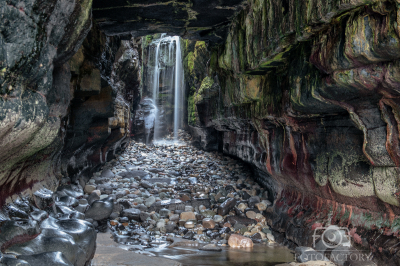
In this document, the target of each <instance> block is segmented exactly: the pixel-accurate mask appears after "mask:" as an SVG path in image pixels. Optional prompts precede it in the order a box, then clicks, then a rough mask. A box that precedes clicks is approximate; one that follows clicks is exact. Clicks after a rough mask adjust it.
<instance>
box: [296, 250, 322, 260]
mask: <svg viewBox="0 0 400 266" xmlns="http://www.w3.org/2000/svg"><path fill="white" fill-rule="evenodd" d="M295 254H296V260H297V261H298V262H308V261H329V260H328V259H327V258H326V257H325V256H324V254H322V253H320V252H317V251H315V250H314V249H313V248H310V247H297V248H296V249H295Z"/></svg>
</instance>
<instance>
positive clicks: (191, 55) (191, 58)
mask: <svg viewBox="0 0 400 266" xmlns="http://www.w3.org/2000/svg"><path fill="white" fill-rule="evenodd" d="M186 58H187V59H186V60H187V64H188V69H189V72H190V74H193V68H194V59H195V55H194V53H193V52H190V53H189V54H188V55H187V57H186Z"/></svg>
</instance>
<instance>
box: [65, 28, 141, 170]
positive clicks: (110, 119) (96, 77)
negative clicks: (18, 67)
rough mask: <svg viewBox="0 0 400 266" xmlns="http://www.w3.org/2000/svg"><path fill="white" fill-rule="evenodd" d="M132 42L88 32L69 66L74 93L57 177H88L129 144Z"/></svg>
mask: <svg viewBox="0 0 400 266" xmlns="http://www.w3.org/2000/svg"><path fill="white" fill-rule="evenodd" d="M138 45H140V39H139V44H138V43H137V40H135V39H130V40H121V38H119V37H107V36H105V35H104V33H101V32H100V31H99V29H98V28H97V27H94V28H93V29H92V31H91V32H90V33H89V35H88V37H87V38H86V40H85V41H84V43H83V46H82V47H81V48H80V50H79V51H78V52H77V53H76V54H75V55H74V56H73V57H72V59H71V60H70V62H69V63H70V65H71V71H72V79H71V88H74V99H73V100H72V102H71V107H70V110H71V112H70V114H69V117H68V121H66V122H68V124H67V132H66V136H67V137H66V142H65V145H64V149H63V157H62V162H63V165H62V171H63V173H66V174H68V175H69V176H73V175H75V174H76V173H77V172H79V173H80V174H82V173H84V172H85V171H87V172H90V171H92V170H93V169H94V168H95V167H97V166H98V165H100V164H102V163H104V162H106V161H107V160H110V159H112V158H113V157H114V155H115V152H117V151H119V150H120V149H121V148H123V147H124V145H126V142H128V141H129V137H130V132H131V128H130V126H131V119H132V116H131V108H134V107H135V106H136V105H137V103H138V100H140V97H139V84H140V63H139V62H140V58H139V51H138Z"/></svg>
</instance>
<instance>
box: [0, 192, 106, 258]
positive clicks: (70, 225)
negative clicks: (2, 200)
mask: <svg viewBox="0 0 400 266" xmlns="http://www.w3.org/2000/svg"><path fill="white" fill-rule="evenodd" d="M83 193H84V192H83V189H82V187H81V186H80V185H78V184H77V185H73V184H68V185H64V186H60V187H59V188H58V189H57V191H56V192H55V193H53V192H51V191H49V190H47V189H41V190H38V191H36V192H35V194H34V195H33V196H32V198H24V199H18V200H15V201H14V203H13V204H9V205H7V206H5V207H4V208H3V210H2V211H1V212H0V219H1V228H0V248H1V250H0V251H1V256H0V265H31V266H36V265H37V266H39V265H40V266H50V265H59V266H62V265H68V266H72V265H74V266H84V265H89V264H90V261H91V259H92V258H93V256H94V253H95V248H96V231H95V228H94V225H93V224H92V223H90V222H88V221H85V220H84V219H85V214H84V211H85V208H82V205H85V202H86V200H85V199H83V198H84V197H85V196H84V194H83ZM111 203H112V202H111ZM86 205H87V202H86ZM103 212H104V211H103ZM100 213H101V212H100ZM108 216H109V215H108ZM108 216H107V217H105V218H108ZM103 219H104V218H103ZM88 220H91V221H93V219H88Z"/></svg>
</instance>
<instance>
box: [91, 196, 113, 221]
mask: <svg viewBox="0 0 400 266" xmlns="http://www.w3.org/2000/svg"><path fill="white" fill-rule="evenodd" d="M113 208H114V200H113V198H111V197H108V198H106V199H104V200H96V201H94V202H93V203H92V204H91V205H90V208H89V209H88V210H87V211H86V212H85V214H86V218H92V219H94V220H97V221H99V220H103V219H106V218H108V217H109V216H110V214H111V213H112V211H113Z"/></svg>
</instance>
